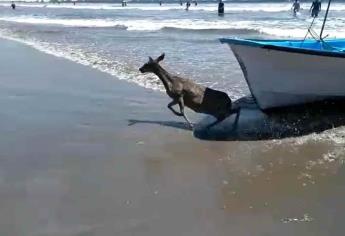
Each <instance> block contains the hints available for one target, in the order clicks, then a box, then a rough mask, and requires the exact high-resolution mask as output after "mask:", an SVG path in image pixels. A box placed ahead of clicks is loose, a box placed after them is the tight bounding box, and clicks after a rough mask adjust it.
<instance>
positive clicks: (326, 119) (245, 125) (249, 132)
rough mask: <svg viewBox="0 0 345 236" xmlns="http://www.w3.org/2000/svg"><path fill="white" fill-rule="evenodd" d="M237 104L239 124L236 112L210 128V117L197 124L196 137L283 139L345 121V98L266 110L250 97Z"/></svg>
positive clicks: (207, 138) (316, 131)
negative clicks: (251, 100)
mask: <svg viewBox="0 0 345 236" xmlns="http://www.w3.org/2000/svg"><path fill="white" fill-rule="evenodd" d="M248 101H249V102H248ZM235 104H236V106H240V107H241V112H240V117H239V121H238V123H237V125H234V120H235V115H232V116H230V117H228V118H227V119H226V120H224V121H223V122H221V123H220V124H218V125H216V126H213V127H212V128H207V126H208V125H209V124H210V123H212V122H213V121H214V119H213V118H211V117H206V118H205V119H203V120H202V121H201V122H200V123H198V124H197V125H196V127H195V130H194V135H195V137H197V138H199V139H206V140H268V139H282V138H288V137H296V136H303V135H307V134H311V133H319V132H322V131H325V130H327V129H332V128H335V127H339V126H342V125H345V109H343V107H345V101H337V102H334V101H333V102H322V103H315V104H310V105H304V106H298V107H290V108H285V109H276V110H272V111H269V112H265V113H264V112H262V111H261V110H260V109H259V108H258V107H257V105H256V104H255V102H250V100H248V98H242V99H239V100H237V101H236V102H235Z"/></svg>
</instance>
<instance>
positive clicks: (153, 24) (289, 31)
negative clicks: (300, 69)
mask: <svg viewBox="0 0 345 236" xmlns="http://www.w3.org/2000/svg"><path fill="white" fill-rule="evenodd" d="M0 21H4V22H14V23H20V24H35V25H57V26H64V27H90V28H93V27H94V28H96V27H99V28H102V27H103V28H106V27H113V28H119V29H126V30H128V31H159V30H198V31H215V30H219V31H224V32H231V31H234V32H236V33H238V32H241V31H243V32H254V33H255V32H256V33H258V34H266V35H271V36H277V37H304V36H305V34H306V29H307V25H308V22H305V23H304V25H303V26H302V25H292V26H291V25H290V26H288V24H286V26H287V27H284V28H282V27H281V22H279V21H261V22H260V21H232V22H230V21H226V20H214V21H209V20H200V19H199V20H198V19H196V20H194V19H174V20H150V19H148V20H144V19H133V20H132V19H131V20H116V19H110V18H109V19H55V18H39V17H31V16H20V17H0ZM342 28H344V27H342ZM342 28H339V27H337V29H334V30H332V28H328V29H327V33H329V34H330V35H331V36H333V37H344V36H345V30H342ZM316 30H318V29H317V28H316Z"/></svg>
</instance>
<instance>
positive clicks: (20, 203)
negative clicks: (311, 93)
mask: <svg viewBox="0 0 345 236" xmlns="http://www.w3.org/2000/svg"><path fill="white" fill-rule="evenodd" d="M0 42H1V45H0V49H1V55H0V107H1V110H0V119H1V123H0V132H1V136H0V209H1V210H0V235H4V236H5V235H8V236H14V235H15V236H22V235H23V236H36V235H37V236H38V235H47V236H51V235H56V236H64V235H66V236H67V235H68V236H72V235H79V236H82V235H83V236H86V235H87V236H90V235H95V236H103V235H104V236H107V235H116V236H125V235H140V236H145V235H147V236H163V235H164V236H168V235H171V236H176V235H179V236H184V235H185V236H194V235H195V236H202V235H205V236H211V235H212V236H218V235H227V236H228V235H236V236H242V235H243V236H249V235H250V236H256V235H260V236H268V235H288V236H291V235H304V236H305V235H313V236H316V235H320V236H321V235H322V236H325V235H332V236H335V235H343V232H344V230H345V226H344V225H343V221H344V216H345V212H344V210H345V204H344V199H345V184H344V183H345V170H344V166H343V158H344V142H343V140H344V138H343V134H344V133H345V131H343V128H342V127H339V128H337V129H334V130H329V131H325V132H322V133H321V134H309V135H307V136H303V137H296V138H286V139H273V140H271V139H269V140H262V141H207V140H199V139H197V138H195V137H193V134H192V132H191V131H189V130H188V129H186V126H185V124H184V122H183V120H180V119H179V118H178V117H174V116H173V115H172V114H170V111H168V110H167V109H166V104H167V103H168V102H169V99H168V98H166V96H164V95H163V94H161V93H159V92H153V91H149V90H145V89H143V88H139V87H137V86H135V85H132V84H130V83H127V82H124V81H118V80H116V79H115V78H113V77H111V76H109V75H107V74H104V73H101V72H98V71H96V70H93V69H90V68H88V67H85V66H82V65H78V64H75V63H72V62H70V61H66V60H64V59H61V58H56V57H53V56H50V55H46V54H43V53H40V52H37V51H35V50H34V49H32V48H29V47H26V46H24V45H21V44H18V43H15V42H11V41H7V40H1V41H0ZM190 116H191V118H192V119H193V120H195V121H197V120H198V119H200V118H201V117H199V116H193V115H190Z"/></svg>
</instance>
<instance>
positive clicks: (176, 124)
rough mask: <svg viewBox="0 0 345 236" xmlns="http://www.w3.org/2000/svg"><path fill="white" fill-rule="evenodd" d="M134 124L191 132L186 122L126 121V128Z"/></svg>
mask: <svg viewBox="0 0 345 236" xmlns="http://www.w3.org/2000/svg"><path fill="white" fill-rule="evenodd" d="M136 124H155V125H162V126H167V127H173V128H177V129H184V130H191V128H189V126H188V124H187V123H186V122H177V121H158V120H135V119H131V120H128V126H132V125H136Z"/></svg>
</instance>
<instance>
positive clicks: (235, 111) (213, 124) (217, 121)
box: [206, 108, 241, 130]
mask: <svg viewBox="0 0 345 236" xmlns="http://www.w3.org/2000/svg"><path fill="white" fill-rule="evenodd" d="M240 111H241V110H240V108H236V109H233V110H232V111H231V112H230V113H229V114H228V115H226V116H222V117H220V118H217V120H216V121H215V122H213V123H211V124H209V125H208V126H207V127H206V128H207V129H209V128H211V127H213V126H215V125H217V124H219V123H220V122H222V121H223V120H224V119H225V118H227V117H228V116H230V115H232V114H234V113H236V117H235V121H234V123H233V125H232V129H233V130H234V129H235V128H236V126H237V123H238V120H239V118H240Z"/></svg>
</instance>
